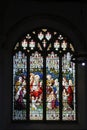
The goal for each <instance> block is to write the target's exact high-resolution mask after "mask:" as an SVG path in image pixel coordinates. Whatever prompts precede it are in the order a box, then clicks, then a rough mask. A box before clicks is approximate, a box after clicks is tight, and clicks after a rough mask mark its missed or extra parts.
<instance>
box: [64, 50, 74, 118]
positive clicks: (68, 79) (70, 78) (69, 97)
mask: <svg viewBox="0 0 87 130" xmlns="http://www.w3.org/2000/svg"><path fill="white" fill-rule="evenodd" d="M62 75H63V79H62V87H63V92H62V97H63V99H62V102H63V110H62V113H63V115H62V118H63V120H75V119H76V114H75V111H76V110H75V108H76V101H75V64H74V63H72V62H71V54H70V53H69V52H68V53H67V54H64V56H63V58H62Z"/></svg>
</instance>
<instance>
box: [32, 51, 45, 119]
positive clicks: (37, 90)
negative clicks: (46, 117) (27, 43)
mask: <svg viewBox="0 0 87 130" xmlns="http://www.w3.org/2000/svg"><path fill="white" fill-rule="evenodd" d="M30 101H31V103H30V120H42V119H43V57H42V56H41V54H39V53H38V52H35V53H33V54H32V55H31V56H30Z"/></svg>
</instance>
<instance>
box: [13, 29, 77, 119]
mask: <svg viewBox="0 0 87 130" xmlns="http://www.w3.org/2000/svg"><path fill="white" fill-rule="evenodd" d="M74 53H75V49H74V47H73V44H72V43H71V41H69V39H68V37H65V36H63V34H60V33H59V32H58V31H54V30H53V29H47V28H43V29H36V30H33V31H30V32H29V33H28V34H26V35H25V36H24V37H23V38H22V39H20V41H18V42H17V43H16V45H15V47H14V50H13V86H12V90H13V98H12V99H13V100H12V101H13V104H12V120H14V121H18V120H25V121H27V120H28V121H33V120H35V121H36V120H37V121H38V120H41V121H42V120H43V121H76V120H77V109H76V108H77V100H76V90H77V89H76V64H75V63H73V62H72V61H71V58H72V56H73V54H74Z"/></svg>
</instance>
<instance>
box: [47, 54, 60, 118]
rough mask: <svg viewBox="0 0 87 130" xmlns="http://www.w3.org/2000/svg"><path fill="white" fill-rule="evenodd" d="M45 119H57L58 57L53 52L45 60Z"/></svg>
mask: <svg viewBox="0 0 87 130" xmlns="http://www.w3.org/2000/svg"><path fill="white" fill-rule="evenodd" d="M46 119H47V120H58V119H59V57H58V56H57V54H54V52H52V53H51V54H48V56H47V58H46Z"/></svg>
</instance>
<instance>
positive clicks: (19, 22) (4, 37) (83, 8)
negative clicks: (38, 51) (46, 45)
mask: <svg viewBox="0 0 87 130" xmlns="http://www.w3.org/2000/svg"><path fill="white" fill-rule="evenodd" d="M43 26H45V27H50V28H51V27H52V28H54V29H56V30H60V31H61V32H63V33H64V34H65V35H66V36H68V37H69V38H70V39H71V41H72V43H73V44H74V46H75V48H76V50H77V51H78V52H86V51H87V36H86V35H87V3H86V2H79V1H77V2H72V1H65V2H64V1H59V2H58V1H56V0H53V1H52V0H51V1H38V0H7V1H5V0H3V1H2V3H1V4H0V104H1V105H0V130H4V129H8V130H44V129H47V130H77V129H80V130H83V129H85V130H86V129H87V126H86V120H87V112H86V109H87V105H86V99H87V95H86V91H87V87H86V85H87V82H86V77H87V66H86V67H82V66H81V65H79V66H78V74H77V79H78V95H77V96H78V122H77V123H39V122H38V123H30V122H26V123H12V122H11V89H12V73H11V72H12V56H11V54H12V48H13V46H14V44H15V43H16V42H17V41H18V40H19V38H20V37H21V36H22V35H24V34H25V33H27V32H28V31H29V30H31V29H35V28H38V27H43Z"/></svg>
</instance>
